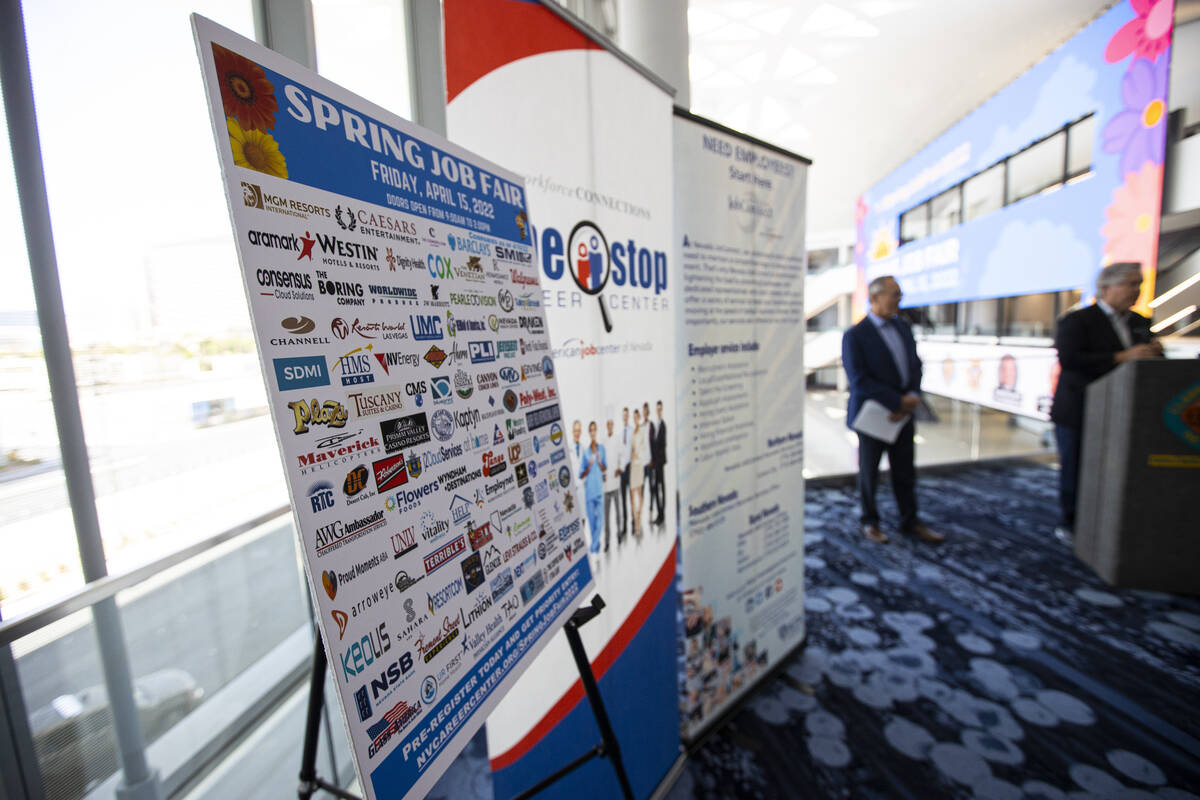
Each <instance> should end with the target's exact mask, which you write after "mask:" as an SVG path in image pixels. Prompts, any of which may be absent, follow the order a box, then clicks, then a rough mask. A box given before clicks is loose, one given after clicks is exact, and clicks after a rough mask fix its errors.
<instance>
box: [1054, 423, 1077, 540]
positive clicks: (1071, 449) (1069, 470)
mask: <svg viewBox="0 0 1200 800" xmlns="http://www.w3.org/2000/svg"><path fill="white" fill-rule="evenodd" d="M1081 434H1082V431H1080V430H1079V428H1072V427H1070V426H1068V425H1055V426H1054V438H1055V440H1056V441H1057V443H1058V461H1059V468H1060V469H1061V470H1062V474H1061V475H1059V476H1058V502H1059V506H1060V507H1061V508H1062V518H1061V519H1060V520H1059V525H1061V526H1062V527H1064V528H1066V529H1067V530H1069V531H1074V530H1075V498H1076V497H1077V495H1078V491H1079V453H1080V451H1081V450H1082V449H1083V436H1082V435H1081Z"/></svg>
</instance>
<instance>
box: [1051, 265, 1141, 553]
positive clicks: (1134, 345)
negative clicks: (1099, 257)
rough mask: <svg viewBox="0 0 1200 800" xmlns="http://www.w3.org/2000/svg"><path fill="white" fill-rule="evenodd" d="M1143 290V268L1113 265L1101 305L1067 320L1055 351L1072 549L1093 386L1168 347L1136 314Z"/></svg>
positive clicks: (1057, 428)
mask: <svg viewBox="0 0 1200 800" xmlns="http://www.w3.org/2000/svg"><path fill="white" fill-rule="evenodd" d="M1141 287H1142V265H1141V264H1139V263H1137V262H1136V261H1118V262H1116V263H1113V264H1109V265H1108V266H1107V267H1105V268H1104V269H1102V270H1100V274H1099V275H1097V276H1096V304H1095V305H1091V306H1087V307H1085V308H1080V309H1078V310H1076V311H1072V312H1071V313H1069V314H1067V315H1065V316H1063V317H1062V318H1061V319H1060V320H1059V321H1058V326H1057V329H1056V330H1055V334H1054V346H1055V347H1056V348H1057V349H1058V361H1059V364H1060V365H1061V367H1062V371H1061V372H1060V374H1059V377H1058V387H1057V389H1056V390H1055V392H1054V404H1053V405H1052V406H1051V408H1050V419H1051V421H1052V422H1054V438H1055V440H1056V442H1057V444H1058V459H1059V464H1060V469H1059V473H1058V481H1059V484H1058V499H1059V505H1060V506H1061V512H1060V517H1059V522H1058V527H1057V528H1056V529H1055V531H1054V534H1055V536H1057V537H1058V538H1059V540H1060V541H1062V542H1063V543H1065V544H1067V545H1071V544H1073V543H1074V529H1075V500H1076V493H1077V491H1078V485H1079V454H1080V452H1081V451H1082V449H1083V419H1084V394H1085V392H1086V390H1087V386H1088V384H1089V383H1091V382H1092V381H1094V380H1096V379H1097V378H1100V377H1102V376H1103V375H1106V374H1107V373H1108V372H1110V371H1112V370H1113V369H1115V368H1116V367H1117V365H1118V364H1123V363H1124V362H1126V361H1132V360H1134V359H1139V358H1156V357H1158V356H1161V355H1162V352H1163V351H1162V345H1160V344H1159V343H1158V342H1156V341H1154V338H1153V335H1152V334H1151V332H1150V320H1148V319H1146V318H1145V317H1143V316H1142V315H1141V314H1138V313H1136V312H1134V311H1131V310H1130V309H1131V308H1132V307H1133V304H1134V303H1136V302H1137V299H1138V295H1139V294H1140V293H1141Z"/></svg>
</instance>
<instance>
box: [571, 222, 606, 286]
mask: <svg viewBox="0 0 1200 800" xmlns="http://www.w3.org/2000/svg"><path fill="white" fill-rule="evenodd" d="M567 253H568V257H569V258H570V264H571V276H572V277H573V278H574V279H575V283H576V284H577V285H578V286H579V288H580V289H582V290H583V291H585V292H587V293H588V294H595V293H597V292H599V291H600V290H601V289H603V288H604V284H606V283H608V271H609V266H610V265H609V262H608V240H607V239H605V238H604V234H603V233H601V232H600V229H599V228H597V227H596V226H595V225H594V224H593V223H591V222H588V221H587V220H584V221H583V222H580V223H579V224H578V225H576V226H575V228H574V230H572V231H571V238H570V239H569V240H568V241H567Z"/></svg>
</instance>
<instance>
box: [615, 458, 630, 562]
mask: <svg viewBox="0 0 1200 800" xmlns="http://www.w3.org/2000/svg"><path fill="white" fill-rule="evenodd" d="M628 529H629V465H628V464H626V465H625V469H623V470H621V529H620V530H619V531H618V532H617V543H618V544H620V543H621V542H623V541H625V532H626V531H627V530H628Z"/></svg>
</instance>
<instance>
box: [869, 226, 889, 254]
mask: <svg viewBox="0 0 1200 800" xmlns="http://www.w3.org/2000/svg"><path fill="white" fill-rule="evenodd" d="M894 252H896V239H895V237H894V236H892V232H891V231H890V230H889V229H888V226H886V225H883V226H880V227H878V228H876V229H875V232H874V233H872V234H871V247H870V249H869V250H868V251H867V258H869V259H871V260H872V261H879V260H880V259H882V258H887V257H888V256H890V255H891V254H892V253H894Z"/></svg>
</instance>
